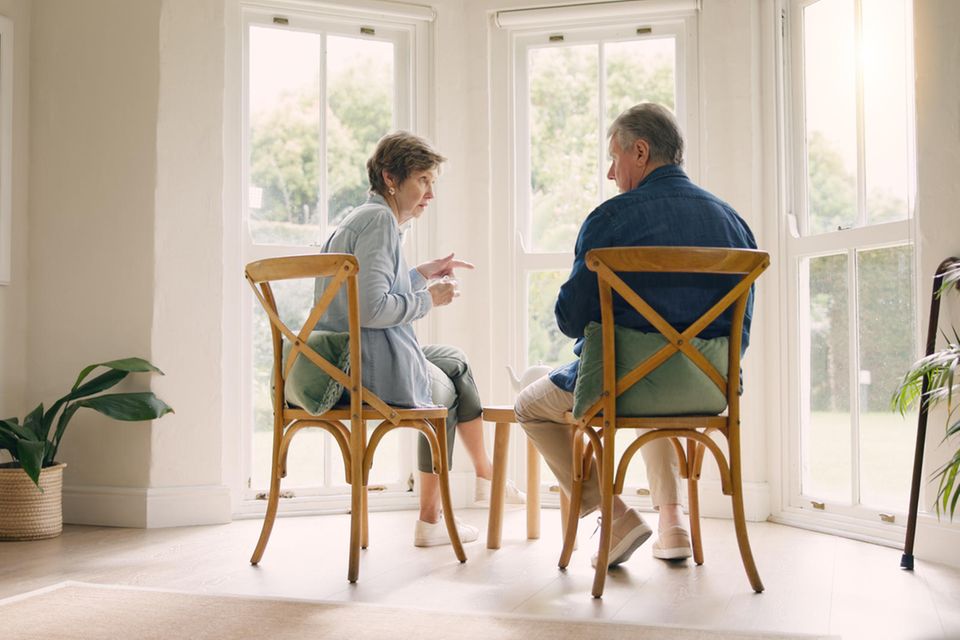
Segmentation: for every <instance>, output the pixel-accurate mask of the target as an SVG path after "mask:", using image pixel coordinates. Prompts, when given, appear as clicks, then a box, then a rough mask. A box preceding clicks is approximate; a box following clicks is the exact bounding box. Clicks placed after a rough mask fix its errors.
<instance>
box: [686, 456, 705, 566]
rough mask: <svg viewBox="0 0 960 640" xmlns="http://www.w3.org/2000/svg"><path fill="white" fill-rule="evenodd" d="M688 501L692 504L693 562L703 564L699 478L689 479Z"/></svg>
mask: <svg viewBox="0 0 960 640" xmlns="http://www.w3.org/2000/svg"><path fill="white" fill-rule="evenodd" d="M687 500H688V502H689V504H690V540H691V542H692V543H693V561H694V562H695V563H696V564H697V565H698V566H699V565H701V564H703V540H702V538H701V537H700V483H699V482H698V480H697V478H695V477H694V476H692V475H691V476H690V477H689V478H687Z"/></svg>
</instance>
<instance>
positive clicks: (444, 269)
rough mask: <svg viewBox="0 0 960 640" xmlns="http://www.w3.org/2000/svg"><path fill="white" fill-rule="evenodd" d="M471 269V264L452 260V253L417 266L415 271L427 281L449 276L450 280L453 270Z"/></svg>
mask: <svg viewBox="0 0 960 640" xmlns="http://www.w3.org/2000/svg"><path fill="white" fill-rule="evenodd" d="M473 268H474V266H473V264H471V263H469V262H467V261H466V260H454V258H453V254H452V253H451V254H450V255H448V256H446V257H445V258H437V259H436V260H430V261H429V262H424V263H423V264H419V265H417V271H419V272H420V275H422V276H423V277H424V278H426V279H427V280H433V279H436V278H442V277H444V276H450V277H451V278H452V277H453V276H454V273H453V270H454V269H473Z"/></svg>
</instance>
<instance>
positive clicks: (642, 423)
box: [563, 411, 727, 429]
mask: <svg viewBox="0 0 960 640" xmlns="http://www.w3.org/2000/svg"><path fill="white" fill-rule="evenodd" d="M563 416H564V419H565V420H566V421H567V422H569V423H571V424H576V423H577V422H579V420H577V419H576V418H574V417H573V412H572V411H567V412H566V413H565V414H563ZM588 424H589V425H590V426H592V427H602V426H603V414H602V413H599V414H597V415H596V416H594V417H593V418H591V419H590V422H589V423H588ZM726 426H727V416H659V417H643V418H631V417H628V416H621V415H618V416H617V428H618V429H623V428H631V429H703V428H704V427H707V428H710V429H723V428H724V427H726Z"/></svg>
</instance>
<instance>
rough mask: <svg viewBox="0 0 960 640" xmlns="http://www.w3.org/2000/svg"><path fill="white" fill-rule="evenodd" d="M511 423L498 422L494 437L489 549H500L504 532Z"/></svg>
mask: <svg viewBox="0 0 960 640" xmlns="http://www.w3.org/2000/svg"><path fill="white" fill-rule="evenodd" d="M509 449H510V424H509V423H506V422H498V423H497V429H496V431H495V432H494V437H493V482H492V483H491V486H490V515H489V519H488V521H487V549H499V548H500V538H501V534H502V532H503V496H504V492H505V490H506V486H507V454H508V452H509Z"/></svg>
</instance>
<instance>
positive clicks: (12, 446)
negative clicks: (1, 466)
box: [0, 358, 173, 486]
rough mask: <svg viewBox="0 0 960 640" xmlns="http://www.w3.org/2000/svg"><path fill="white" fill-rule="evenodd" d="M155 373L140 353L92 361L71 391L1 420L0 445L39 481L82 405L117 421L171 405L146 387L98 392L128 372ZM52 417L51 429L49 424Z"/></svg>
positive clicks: (152, 415)
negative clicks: (45, 405)
mask: <svg viewBox="0 0 960 640" xmlns="http://www.w3.org/2000/svg"><path fill="white" fill-rule="evenodd" d="M99 367H106V368H107V369H108V370H107V371H106V372H105V373H101V374H100V375H98V376H96V377H94V378H91V379H90V380H89V381H87V382H84V380H85V379H86V378H87V376H88V375H90V373H92V372H93V371H94V370H95V369H97V368H99ZM150 372H152V373H159V374H160V375H163V372H162V371H160V369H157V368H156V367H155V366H153V365H152V364H150V363H149V362H147V361H146V360H144V359H143V358H124V359H122V360H111V361H110V362H100V363H97V364H92V365H89V366H87V367H84V369H83V370H82V371H81V372H80V375H79V376H77V381H76V382H75V383H74V385H73V388H72V389H70V393H68V394H67V395H65V396H63V397H62V398H60V399H59V400H57V401H56V402H54V403H53V405H52V406H51V407H50V408H49V409H48V410H46V411H44V410H43V404H42V403H41V404H40V405H38V406H37V408H35V409H34V410H33V411H31V412H30V413H29V414H28V415H27V417H26V418H24V420H23V422H22V423H21V422H20V420H19V418H7V419H6V420H0V450H3V449H6V450H7V451H9V452H10V455H11V456H13V460H14V465H19V466H20V467H22V468H23V470H24V471H25V472H26V473H27V475H28V476H30V478H31V479H32V480H33V481H34V483H36V484H37V486H40V470H41V469H42V468H43V467H49V466H52V465H54V464H56V456H57V450H58V449H59V447H60V441H61V439H62V438H63V433H64V431H65V430H66V428H67V425H68V424H69V423H70V419H71V418H72V417H73V414H74V413H76V412H77V410H78V409H80V408H81V407H87V408H89V409H93V410H95V411H98V412H100V413H102V414H104V415H106V416H110V417H111V418H114V419H116V420H126V421H137V420H153V419H156V418H160V417H162V416H164V415H166V414H167V413H171V412H172V411H173V409H172V408H171V407H170V406H169V405H167V403H165V402H164V401H163V400H161V399H160V398H158V397H157V396H156V395H154V394H153V393H152V392H150V391H144V392H132V393H103V392H104V391H106V390H107V389H109V388H111V387H113V386H114V385H116V384H117V383H118V382H120V381H121V380H123V379H124V378H126V377H127V376H128V375H129V374H131V373H150ZM54 421H56V428H54Z"/></svg>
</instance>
